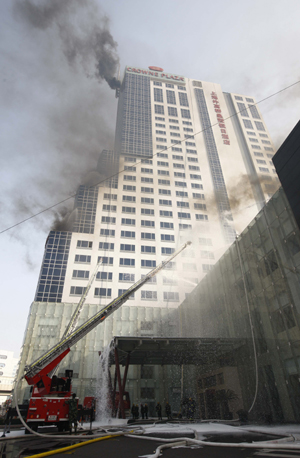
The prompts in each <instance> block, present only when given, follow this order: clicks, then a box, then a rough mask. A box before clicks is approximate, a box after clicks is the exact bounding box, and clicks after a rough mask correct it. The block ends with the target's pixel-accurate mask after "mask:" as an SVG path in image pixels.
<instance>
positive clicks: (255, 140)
mask: <svg viewBox="0 0 300 458" xmlns="http://www.w3.org/2000/svg"><path fill="white" fill-rule="evenodd" d="M249 141H250V142H253V143H258V140H257V138H249Z"/></svg>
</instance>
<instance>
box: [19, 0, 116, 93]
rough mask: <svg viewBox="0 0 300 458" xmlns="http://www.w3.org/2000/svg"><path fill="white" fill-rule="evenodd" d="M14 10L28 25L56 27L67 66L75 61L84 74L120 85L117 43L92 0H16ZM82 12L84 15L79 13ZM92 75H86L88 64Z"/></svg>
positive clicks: (104, 18)
mask: <svg viewBox="0 0 300 458" xmlns="http://www.w3.org/2000/svg"><path fill="white" fill-rule="evenodd" d="M15 12H16V14H17V15H18V16H19V17H21V18H22V19H23V20H24V21H26V22H27V24H29V25H30V26H32V27H34V28H36V29H40V30H46V29H49V28H56V30H57V31H58V35H59V37H60V41H61V44H62V49H63V53H64V55H65V57H66V59H67V60H68V62H69V64H70V65H71V66H73V65H75V64H76V63H79V64H80V65H82V66H83V68H84V70H85V72H86V74H87V76H88V77H96V78H97V79H98V80H99V81H102V80H105V81H106V82H107V83H108V84H109V86H110V87H111V88H112V89H116V88H118V87H119V86H120V83H119V81H118V80H117V78H116V77H115V76H114V75H115V74H116V71H117V68H118V64H119V57H118V55H117V52H116V50H117V43H116V42H115V41H114V39H113V37H112V35H111V33H110V31H109V19H108V18H107V16H105V15H104V14H101V15H100V20H99V22H98V21H97V22H96V21H94V20H93V19H94V17H95V15H96V16H97V18H99V8H98V6H97V5H96V4H95V3H94V2H93V1H85V0H51V1H50V2H49V1H48V2H41V3H40V4H35V3H33V2H32V1H31V0H19V1H18V2H17V3H16V4H15ZM82 13H84V14H82ZM91 65H92V67H93V68H94V74H90V70H89V69H90V66H91Z"/></svg>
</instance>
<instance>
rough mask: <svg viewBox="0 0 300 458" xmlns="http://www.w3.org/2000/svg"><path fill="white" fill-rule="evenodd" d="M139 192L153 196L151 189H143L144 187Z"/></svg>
mask: <svg viewBox="0 0 300 458" xmlns="http://www.w3.org/2000/svg"><path fill="white" fill-rule="evenodd" d="M141 192H146V193H149V194H153V192H154V191H153V188H144V187H141Z"/></svg>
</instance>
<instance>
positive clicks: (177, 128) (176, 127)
mask: <svg viewBox="0 0 300 458" xmlns="http://www.w3.org/2000/svg"><path fill="white" fill-rule="evenodd" d="M169 127H170V129H173V130H179V127H178V126H169Z"/></svg>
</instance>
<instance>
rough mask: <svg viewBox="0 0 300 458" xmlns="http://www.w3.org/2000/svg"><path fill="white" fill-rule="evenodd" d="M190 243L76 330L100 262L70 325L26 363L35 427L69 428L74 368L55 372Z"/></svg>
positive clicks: (29, 417)
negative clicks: (61, 374)
mask: <svg viewBox="0 0 300 458" xmlns="http://www.w3.org/2000/svg"><path fill="white" fill-rule="evenodd" d="M190 244H191V242H186V243H184V244H183V245H182V246H181V247H180V248H179V249H178V250H177V251H175V252H174V253H173V254H172V255H171V256H169V257H168V258H167V259H165V260H164V261H162V262H161V263H160V264H159V265H158V266H157V267H155V268H154V269H153V270H151V271H150V272H149V273H148V274H147V275H146V276H145V277H144V278H142V279H140V280H138V281H137V282H136V283H135V284H134V285H132V286H131V287H130V288H128V289H127V290H126V291H125V292H124V293H123V294H121V295H120V296H118V297H117V298H116V299H114V300H113V301H112V302H110V303H109V304H108V305H106V306H104V307H103V308H102V309H101V310H100V311H99V312H98V313H96V314H95V315H94V316H92V317H91V318H89V319H88V320H87V321H86V322H85V323H83V324H82V325H81V326H78V327H77V328H76V329H75V327H76V325H77V322H78V317H79V314H80V311H81V309H82V306H83V302H84V299H85V297H86V296H87V292H88V290H89V289H90V286H91V283H92V281H93V279H94V278H95V275H96V273H97V270H98V267H99V264H98V265H97V267H96V269H95V272H94V273H93V275H92V277H91V280H90V282H89V284H88V286H87V288H86V290H85V293H84V296H83V298H82V300H80V302H79V304H78V306H77V307H76V310H75V312H74V313H73V316H72V318H71V320H70V323H69V324H68V326H67V328H66V331H65V332H64V334H63V336H62V338H61V340H60V341H59V342H58V343H57V344H56V345H54V346H53V347H52V348H51V349H50V350H48V351H47V352H45V353H44V354H43V355H42V356H40V357H39V358H38V359H37V360H35V361H34V362H33V363H31V364H30V365H28V366H25V373H24V375H23V377H25V379H26V381H27V383H28V384H29V385H32V394H31V398H30V400H29V408H28V413H27V418H26V423H27V425H28V426H30V428H31V429H32V430H34V431H37V429H38V426H42V425H50V424H51V425H56V426H57V427H58V430H59V431H63V430H65V429H68V423H69V422H68V412H69V407H68V405H67V404H66V401H67V400H69V399H71V393H72V385H71V378H72V375H73V371H72V370H66V371H65V377H62V378H61V377H57V376H56V375H53V374H55V371H56V367H57V366H58V364H59V363H60V362H61V361H62V359H63V358H64V357H65V356H66V355H67V354H68V353H69V352H70V350H71V347H72V346H73V345H75V344H76V343H77V342H78V341H79V340H81V339H82V338H83V337H84V336H86V335H87V334H88V333H89V332H90V331H91V330H92V329H94V328H95V327H96V326H98V324H100V323H102V322H103V321H104V320H105V319H106V318H107V317H108V316H109V315H111V314H112V313H114V312H115V311H116V310H118V309H119V308H120V307H121V306H122V305H123V304H124V303H125V302H126V301H127V300H128V298H129V296H130V295H131V294H133V293H134V292H136V291H137V290H138V289H140V288H141V287H142V286H143V285H144V284H145V283H147V281H148V280H150V279H151V278H152V277H154V276H155V275H156V274H157V273H158V272H159V271H160V270H162V269H164V267H165V266H166V265H167V264H168V263H169V262H170V261H172V259H174V258H175V257H176V256H177V255H178V254H179V253H181V252H182V251H183V250H184V249H185V248H186V247H187V246H189V245H190ZM23 377H22V378H23ZM19 381H20V380H19ZM18 383H19V382H18ZM17 385H18V384H17ZM16 388H17V387H16Z"/></svg>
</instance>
